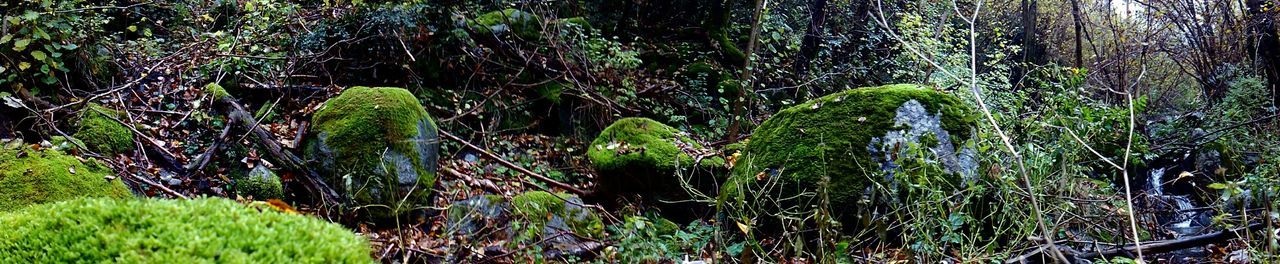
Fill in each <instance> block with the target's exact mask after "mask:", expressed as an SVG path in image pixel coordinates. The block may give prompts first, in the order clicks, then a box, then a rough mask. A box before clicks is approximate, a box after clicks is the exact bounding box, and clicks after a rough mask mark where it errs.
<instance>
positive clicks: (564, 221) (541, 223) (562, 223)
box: [511, 191, 604, 238]
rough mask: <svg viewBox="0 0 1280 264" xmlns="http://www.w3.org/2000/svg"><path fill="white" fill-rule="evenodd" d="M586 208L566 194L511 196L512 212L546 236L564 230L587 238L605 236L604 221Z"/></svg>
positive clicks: (527, 193) (547, 193) (538, 192)
mask: <svg viewBox="0 0 1280 264" xmlns="http://www.w3.org/2000/svg"><path fill="white" fill-rule="evenodd" d="M583 205H584V204H583V203H582V200H581V199H578V197H576V196H573V195H569V194H565V193H555V194H553V193H549V192H544V191H533V192H525V193H522V194H520V195H516V196H514V197H511V211H512V212H513V213H515V216H516V217H518V218H520V219H523V220H525V221H528V222H529V223H530V224H532V225H530V227H533V228H535V229H539V230H542V236H543V237H547V236H553V235H556V234H558V233H561V232H565V231H572V232H573V233H574V234H577V235H581V236H586V237H593V238H599V237H602V236H603V235H604V222H601V221H600V216H597V215H596V214H594V213H592V212H591V211H590V210H588V209H587V208H586V207H584V206H583Z"/></svg>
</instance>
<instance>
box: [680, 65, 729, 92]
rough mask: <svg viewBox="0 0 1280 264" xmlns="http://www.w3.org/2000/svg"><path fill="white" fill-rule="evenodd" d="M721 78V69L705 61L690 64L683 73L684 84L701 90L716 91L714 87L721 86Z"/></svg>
mask: <svg viewBox="0 0 1280 264" xmlns="http://www.w3.org/2000/svg"><path fill="white" fill-rule="evenodd" d="M721 80H723V76H721V74H720V70H719V69H717V68H716V66H714V65H711V64H709V63H705V62H696V63H693V64H689V65H688V66H685V67H684V71H683V72H682V74H681V84H682V85H684V86H685V87H688V88H692V89H696V90H701V91H714V90H713V89H712V88H713V87H719V86H720V81H721Z"/></svg>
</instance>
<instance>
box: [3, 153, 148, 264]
mask: <svg viewBox="0 0 1280 264" xmlns="http://www.w3.org/2000/svg"><path fill="white" fill-rule="evenodd" d="M0 186H3V188H0V211H11V210H16V209H20V208H23V207H26V206H29V205H33V204H43V203H52V202H59V201H66V200H72V199H76V198H79V197H108V198H128V197H133V193H131V192H129V188H128V187H125V185H124V183H123V182H121V180H118V179H115V174H114V173H113V172H112V171H111V169H110V168H107V167H106V165H103V164H102V163H101V162H99V161H96V160H87V161H83V162H82V161H80V160H79V159H77V158H76V157H74V156H69V155H66V154H63V153H61V152H59V151H57V150H35V149H29V148H26V147H22V148H20V149H4V150H0ZM0 255H3V254H0Z"/></svg>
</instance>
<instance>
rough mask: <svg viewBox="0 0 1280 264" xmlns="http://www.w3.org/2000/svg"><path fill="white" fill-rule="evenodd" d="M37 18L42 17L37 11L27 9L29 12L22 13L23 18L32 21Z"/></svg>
mask: <svg viewBox="0 0 1280 264" xmlns="http://www.w3.org/2000/svg"><path fill="white" fill-rule="evenodd" d="M37 18H40V13H36V11H31V10H27V13H25V14H22V19H23V20H27V21H32V20H36V19H37Z"/></svg>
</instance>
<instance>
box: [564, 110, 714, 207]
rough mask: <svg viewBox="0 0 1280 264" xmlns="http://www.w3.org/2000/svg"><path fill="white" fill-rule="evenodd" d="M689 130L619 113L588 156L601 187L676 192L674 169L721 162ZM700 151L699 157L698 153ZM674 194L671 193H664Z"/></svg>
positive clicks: (620, 190) (606, 190)
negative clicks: (687, 131) (694, 138)
mask: <svg viewBox="0 0 1280 264" xmlns="http://www.w3.org/2000/svg"><path fill="white" fill-rule="evenodd" d="M707 154H714V152H712V151H709V150H706V149H703V147H702V145H701V144H698V143H697V142H695V141H694V140H693V139H692V138H690V137H689V136H688V135H686V134H684V133H683V132H680V131H679V130H677V129H675V128H673V127H670V126H667V125H664V124H662V123H659V122H658V121H654V120H652V119H648V118H637V117H632V118H623V119H620V120H618V121H616V122H614V123H613V124H612V125H609V127H607V128H605V129H604V131H602V132H600V135H599V136H597V137H596V139H595V140H594V141H592V142H591V145H590V146H588V150H587V157H588V159H590V160H591V164H592V166H593V167H595V169H596V171H597V172H598V173H599V176H598V177H597V180H598V181H599V184H598V187H599V188H600V190H601V191H603V192H604V193H642V194H662V193H678V192H682V191H683V190H680V189H678V188H679V187H680V180H681V179H679V178H677V177H676V175H675V173H676V170H682V171H692V170H691V169H695V168H717V167H723V166H724V159H723V158H720V157H716V156H713V155H707ZM699 157H701V158H699ZM665 198H672V197H665Z"/></svg>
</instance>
